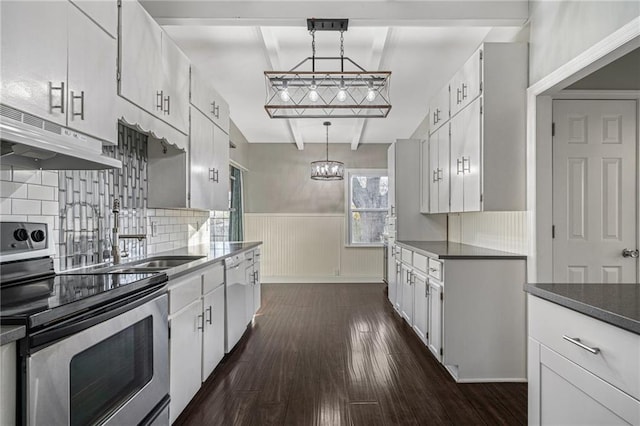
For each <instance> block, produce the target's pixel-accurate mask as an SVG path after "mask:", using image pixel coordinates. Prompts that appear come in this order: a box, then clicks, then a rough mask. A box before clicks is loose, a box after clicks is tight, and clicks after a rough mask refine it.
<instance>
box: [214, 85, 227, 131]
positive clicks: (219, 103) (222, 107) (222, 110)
mask: <svg viewBox="0 0 640 426" xmlns="http://www.w3.org/2000/svg"><path fill="white" fill-rule="evenodd" d="M211 92H212V93H213V104H212V105H211V106H212V113H213V114H212V116H213V122H214V123H216V124H217V125H218V127H220V128H221V129H222V130H223V131H224V132H226V133H229V104H228V103H227V102H226V101H225V100H224V98H223V97H222V96H221V95H220V94H219V93H218V92H217V91H216V89H214V88H213V87H212V88H211Z"/></svg>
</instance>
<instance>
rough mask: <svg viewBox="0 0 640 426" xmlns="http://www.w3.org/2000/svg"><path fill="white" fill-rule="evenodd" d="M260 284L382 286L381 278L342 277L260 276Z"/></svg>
mask: <svg viewBox="0 0 640 426" xmlns="http://www.w3.org/2000/svg"><path fill="white" fill-rule="evenodd" d="M261 278H262V280H261V282H263V283H265V284H272V283H278V284H322V283H345V284H349V283H353V284H362V283H370V284H382V277H344V276H326V277H325V276H317V277H291V276H285V277H275V276H272V277H267V276H264V275H263V276H262V277H261Z"/></svg>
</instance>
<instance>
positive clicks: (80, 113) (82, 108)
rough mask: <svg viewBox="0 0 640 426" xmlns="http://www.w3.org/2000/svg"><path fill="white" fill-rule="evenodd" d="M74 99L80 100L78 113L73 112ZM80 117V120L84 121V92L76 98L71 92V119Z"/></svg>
mask: <svg viewBox="0 0 640 426" xmlns="http://www.w3.org/2000/svg"><path fill="white" fill-rule="evenodd" d="M76 99H80V112H75V101H76ZM73 117H80V120H84V90H82V91H81V92H80V96H76V95H75V94H74V92H73V90H72V91H71V118H72V119H73Z"/></svg>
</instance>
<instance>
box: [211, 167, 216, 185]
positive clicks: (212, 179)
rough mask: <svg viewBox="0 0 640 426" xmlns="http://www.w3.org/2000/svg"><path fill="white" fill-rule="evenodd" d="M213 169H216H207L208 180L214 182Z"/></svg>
mask: <svg viewBox="0 0 640 426" xmlns="http://www.w3.org/2000/svg"><path fill="white" fill-rule="evenodd" d="M215 170H216V169H209V180H211V181H214V182H215Z"/></svg>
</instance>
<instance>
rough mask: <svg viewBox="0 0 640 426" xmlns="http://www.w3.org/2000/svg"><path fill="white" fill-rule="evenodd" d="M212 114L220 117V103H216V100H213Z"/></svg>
mask: <svg viewBox="0 0 640 426" xmlns="http://www.w3.org/2000/svg"><path fill="white" fill-rule="evenodd" d="M211 115H213V116H214V117H215V118H220V105H216V101H213V102H211Z"/></svg>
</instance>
